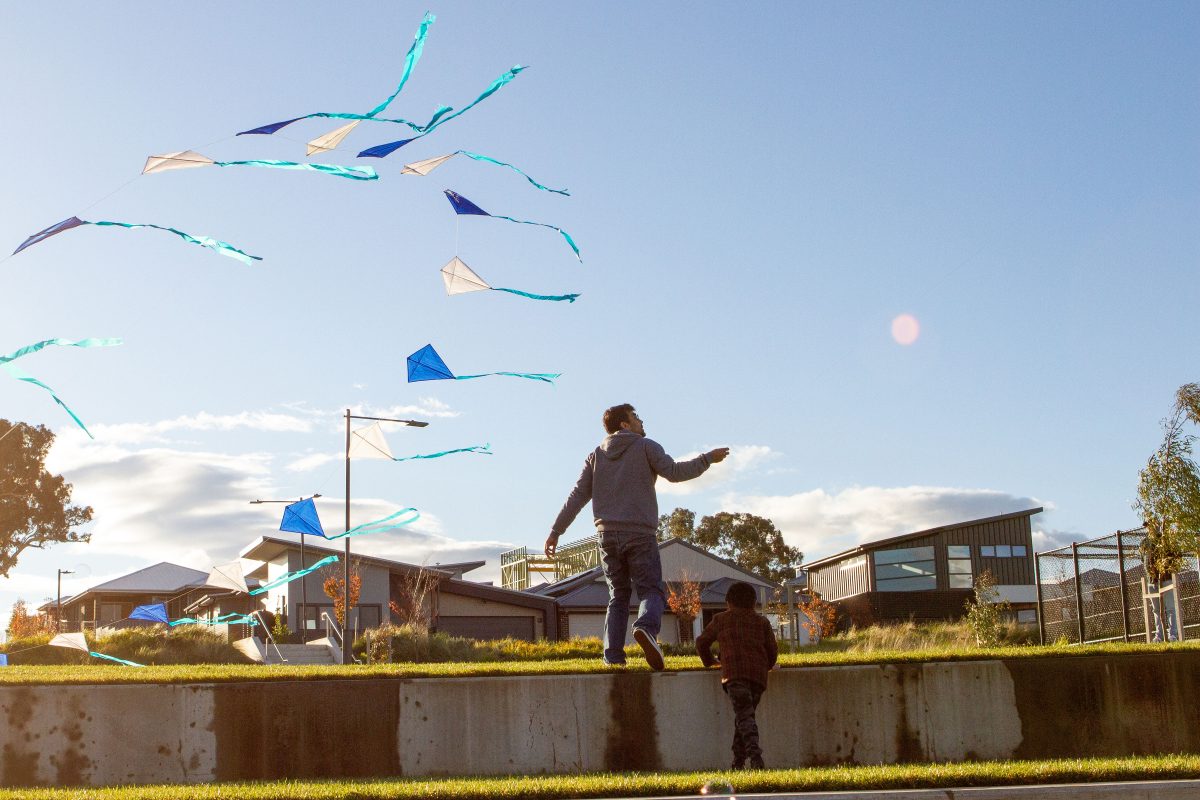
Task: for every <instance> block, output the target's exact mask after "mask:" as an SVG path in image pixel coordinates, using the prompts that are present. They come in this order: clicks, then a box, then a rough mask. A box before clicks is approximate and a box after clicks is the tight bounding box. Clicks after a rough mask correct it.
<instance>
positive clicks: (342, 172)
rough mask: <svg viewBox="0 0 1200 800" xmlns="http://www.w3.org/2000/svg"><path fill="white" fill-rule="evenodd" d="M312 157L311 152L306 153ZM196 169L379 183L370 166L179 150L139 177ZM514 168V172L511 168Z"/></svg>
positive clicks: (151, 162)
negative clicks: (216, 156) (225, 157)
mask: <svg viewBox="0 0 1200 800" xmlns="http://www.w3.org/2000/svg"><path fill="white" fill-rule="evenodd" d="M309 155H312V153H309ZM196 167H271V168H273V169H302V170H309V171H311V172H321V173H324V174H326V175H333V176H335V177H338V178H349V179H351V180H355V181H374V180H379V173H378V172H376V171H375V170H374V169H373V168H371V167H343V166H341V165H338V164H302V163H300V162H297V161H275V160H269V159H257V160H253V161H213V160H212V159H211V158H209V157H208V156H205V155H201V154H200V153H197V152H196V151H194V150H181V151H179V152H178V153H164V154H162V155H161V156H150V157H149V158H147V159H146V166H145V167H144V168H143V169H142V174H143V175H150V174H152V173H155V172H167V171H169V170H173V169H193V168H196ZM514 169H516V168H515V167H514Z"/></svg>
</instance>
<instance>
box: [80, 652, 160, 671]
mask: <svg viewBox="0 0 1200 800" xmlns="http://www.w3.org/2000/svg"><path fill="white" fill-rule="evenodd" d="M88 655H89V656H92V657H93V658H103V659H105V660H106V661H115V662H117V663H118V664H124V665H125V666H127V667H144V666H146V665H145V664H139V663H137V662H136V661H126V660H125V659H123V658H117V657H116V656H106V655H104V653H93V652H92V651H91V650H89V651H88Z"/></svg>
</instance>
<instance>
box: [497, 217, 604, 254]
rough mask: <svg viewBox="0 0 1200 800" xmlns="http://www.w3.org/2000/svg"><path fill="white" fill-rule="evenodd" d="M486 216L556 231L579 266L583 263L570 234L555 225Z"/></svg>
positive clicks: (577, 247)
mask: <svg viewBox="0 0 1200 800" xmlns="http://www.w3.org/2000/svg"><path fill="white" fill-rule="evenodd" d="M488 216H490V217H495V218H496V219H506V220H508V221H509V222H519V223H521V224H522V225H537V226H538V227H539V228H549V229H550V230H552V231H558V232H559V233H560V234H562V237H563V238H564V239H566V240H567V244H569V245H570V246H571V249H572V250H573V251H574V252H575V257H576V258H577V259H579V263H580V264H582V263H583V256H581V255H580V254H579V246H578V245H577V244H575V240H574V239H572V238H571V234H569V233H567V232H566V231H564V230H563V229H562V228H560V227H558V226H557V225H547V224H546V223H544V222H530V221H529V220H527V219H515V218H513V217H502V216H500V215H499V214H489V215H488Z"/></svg>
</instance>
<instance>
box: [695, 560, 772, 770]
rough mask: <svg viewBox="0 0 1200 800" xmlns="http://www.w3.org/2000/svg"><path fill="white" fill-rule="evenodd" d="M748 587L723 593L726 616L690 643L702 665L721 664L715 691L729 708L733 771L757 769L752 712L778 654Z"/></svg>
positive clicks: (740, 585) (758, 752)
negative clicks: (717, 647)
mask: <svg viewBox="0 0 1200 800" xmlns="http://www.w3.org/2000/svg"><path fill="white" fill-rule="evenodd" d="M754 601H755V594H754V587H753V586H751V585H750V584H748V583H742V582H741V581H738V582H737V583H735V584H733V585H732V586H730V587H729V590H728V591H727V592H726V593H725V608H726V609H727V610H726V611H724V612H722V613H720V614H717V615H716V616H715V617H713V619H712V622H710V623H708V626H707V627H706V628H705V629H704V632H703V633H701V634H700V636H699V637H697V639H696V652H698V653H699V654H700V660H701V661H702V662H704V666H706V667H711V666H712V665H713V664H716V663H720V665H721V688H722V689H724V690H725V694H727V695H729V700H730V701H731V702H732V703H733V718H734V723H733V768H734V769H744V768H745V762H746V759H747V758H749V759H750V768H751V769H762V768H763V758H762V748H761V747H759V746H758V723H757V722H755V720H754V709H756V708H757V707H758V701H759V700H761V699H762V693H763V692H764V691H766V689H767V673H768V672H769V671H770V670H771V668H772V667H773V666H775V661H776V660H777V659H778V656H779V650H778V648H777V647H776V645H775V631H774V630H772V629H771V623H770V622H768V621H767V618H766V617H764V616H763V615H761V614H759V613H757V612H755V610H754ZM713 642H716V643H717V644H719V645H720V660H719V661H718V660H717V659H716V658H714V657H713V654H712V645H713Z"/></svg>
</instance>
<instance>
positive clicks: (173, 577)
mask: <svg viewBox="0 0 1200 800" xmlns="http://www.w3.org/2000/svg"><path fill="white" fill-rule="evenodd" d="M207 582H208V572H201V571H200V570H197V569H191V568H190V567H182V566H180V565H179V564H172V563H170V562H167V561H162V562H160V563H158V564H154V565H152V566H149V567H145V568H143V569H139V570H137V571H136V572H131V573H129V574H128V575H122V576H121V577H119V578H113V579H112V580H110V581H106V582H105V583H101V584H99V585H97V586H93V587H92V588H90V589H85V590H84V591H82V592H80V593H79V594H77V595H75V596H73V597H70V598H63V601H62V613H63V621H62V630H63V631H79V630H84V629H91V630H95V629H97V628H105V627H112V626H114V625H117V624H118V623H120V622H122V621H123V620H125V618H126V617H128V616H129V615H130V614H131V613H132V612H133V609H134V608H135V607H136V606H143V605H149V604H151V603H163V604H165V605H166V607H167V616H168V617H170V618H171V619H175V618H177V617H182V616H184V615H185V612H184V609H185V608H187V607H188V605H190V604H191V603H192V601H193V600H194V599H196V598H197V597H198V596H199V595H200V594H203V593H204V592H205V591H206V589H205V584H206V583H207Z"/></svg>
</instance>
